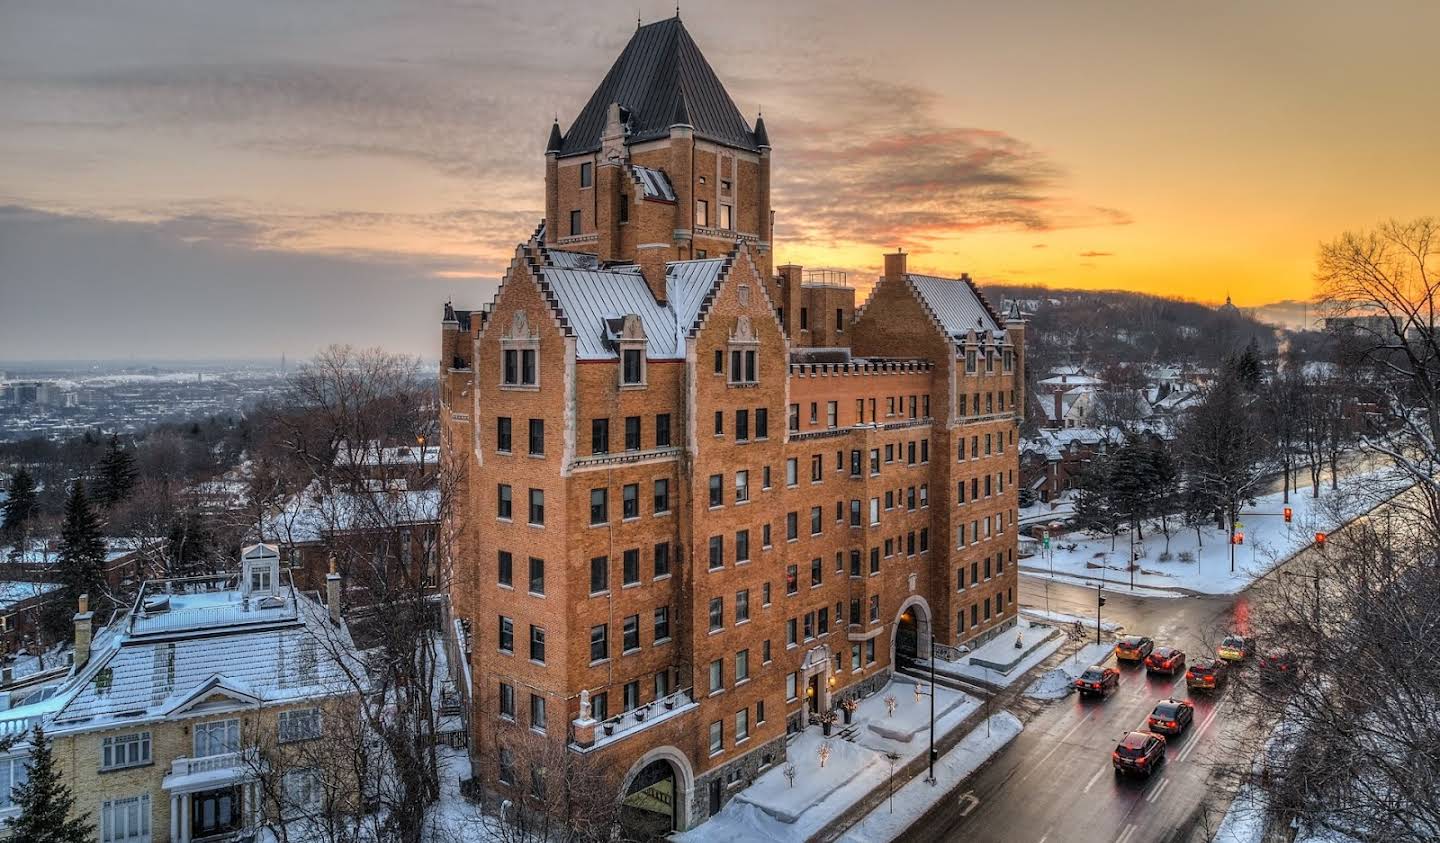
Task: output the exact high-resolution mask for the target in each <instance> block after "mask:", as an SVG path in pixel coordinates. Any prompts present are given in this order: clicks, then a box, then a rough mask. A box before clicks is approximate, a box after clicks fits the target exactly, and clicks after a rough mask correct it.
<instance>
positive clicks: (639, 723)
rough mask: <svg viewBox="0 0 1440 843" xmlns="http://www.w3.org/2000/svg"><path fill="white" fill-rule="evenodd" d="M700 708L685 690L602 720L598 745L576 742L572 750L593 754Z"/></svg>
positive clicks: (572, 745)
mask: <svg viewBox="0 0 1440 843" xmlns="http://www.w3.org/2000/svg"><path fill="white" fill-rule="evenodd" d="M696 708H698V705H697V704H696V703H695V695H694V694H693V693H692V689H690V688H685V689H682V690H679V691H676V692H675V693H673V694H670V695H668V696H664V697H661V698H660V699H658V700H655V701H653V702H648V703H646V704H644V705H642V706H640V707H639V708H635V709H631V710H630V711H627V712H625V713H624V714H619V715H616V716H615V717H610V718H607V719H605V720H602V721H601V722H600V727H599V728H598V729H596V732H595V743H593V744H591V745H590V746H588V747H582V746H580V745H579V744H575V743H572V744H570V749H571V750H573V751H575V752H592V751H594V750H597V749H601V748H602V747H605V746H609V745H610V744H612V743H615V742H616V741H619V740H623V739H625V738H628V737H630V736H631V735H634V734H638V733H640V732H642V731H644V730H646V729H649V728H651V727H653V726H655V725H656V724H659V723H664V722H665V721H667V720H671V719H673V718H676V717H679V716H681V715H683V714H687V713H689V712H690V711H693V710H694V709H696Z"/></svg>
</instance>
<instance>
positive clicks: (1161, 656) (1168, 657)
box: [1145, 647, 1185, 676]
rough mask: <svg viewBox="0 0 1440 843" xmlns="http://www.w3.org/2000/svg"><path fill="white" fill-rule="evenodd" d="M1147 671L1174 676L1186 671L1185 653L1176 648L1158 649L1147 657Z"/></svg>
mask: <svg viewBox="0 0 1440 843" xmlns="http://www.w3.org/2000/svg"><path fill="white" fill-rule="evenodd" d="M1145 669H1146V670H1147V671H1149V672H1150V673H1164V674H1168V675H1170V676H1174V675H1175V674H1176V673H1180V672H1182V671H1184V670H1185V653H1184V652H1182V651H1180V650H1177V649H1175V648H1174V647H1157V648H1156V649H1155V650H1154V651H1153V652H1151V653H1150V655H1148V656H1146V657H1145Z"/></svg>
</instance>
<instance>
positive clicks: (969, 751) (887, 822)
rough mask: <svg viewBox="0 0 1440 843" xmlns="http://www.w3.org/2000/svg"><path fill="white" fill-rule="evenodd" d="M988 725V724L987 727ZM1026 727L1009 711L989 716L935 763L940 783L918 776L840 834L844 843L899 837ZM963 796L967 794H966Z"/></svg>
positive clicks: (879, 842) (880, 841) (871, 842)
mask: <svg viewBox="0 0 1440 843" xmlns="http://www.w3.org/2000/svg"><path fill="white" fill-rule="evenodd" d="M987 726H988V728H987ZM1023 728H1024V726H1022V725H1021V724H1020V720H1019V719H1018V718H1016V717H1015V715H1013V714H1011V713H1010V712H1008V711H1002V712H1000V713H999V714H996V715H993V716H991V717H990V718H989V720H988V721H987V723H982V724H981V725H980V726H978V727H976V729H975V730H974V731H972V732H971V733H970V734H968V735H966V736H965V737H964V738H962V739H961V740H960V743H959V744H957V745H956V746H955V748H954V749H952V750H950V751H949V752H947V753H945V754H944V755H942V756H940V760H939V762H937V763H936V764H935V779H936V784H934V785H930V784H927V783H926V782H925V777H924V776H916V777H915V778H913V779H911V780H910V781H909V782H908V783H907V784H906V785H905V786H904V787H902V788H900V789H899V790H898V791H896V792H895V796H894V799H893V800H887V801H886V802H884V803H882V804H881V805H880V806H879V807H878V808H876V809H875V810H873V811H871V812H870V813H869V814H867V815H865V817H864V818H863V819H861V820H860V822H858V823H856V824H855V825H853V826H851V827H850V830H849V831H847V832H846V833H845V835H844V836H843V837H841V838H840V840H841V843H884V841H890V840H897V839H899V838H900V837H902V836H903V835H904V833H905V831H906V830H907V829H908V828H909V827H910V826H911V825H913V824H914V823H915V822H916V821H917V820H919V819H920V818H921V817H922V816H924V815H925V812H926V811H929V810H930V809H931V808H932V807H933V806H934V805H935V804H936V803H938V802H939V801H940V800H941V799H944V798H945V797H946V796H947V795H948V794H949V793H950V791H951V790H953V789H954V788H955V786H956V785H958V784H960V782H962V781H964V780H965V777H966V776H968V775H970V774H971V773H973V772H975V770H976V768H978V767H979V766H980V765H981V764H984V763H985V762H986V761H987V760H989V758H990V757H991V756H993V755H994V754H995V753H997V752H999V751H1000V750H1001V749H1002V748H1003V747H1004V746H1005V745H1006V744H1008V743H1009V742H1010V741H1012V740H1014V739H1015V736H1016V735H1018V734H1020V731H1021V730H1022V729H1023ZM962 798H963V797H962Z"/></svg>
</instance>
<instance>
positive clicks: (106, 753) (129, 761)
mask: <svg viewBox="0 0 1440 843" xmlns="http://www.w3.org/2000/svg"><path fill="white" fill-rule="evenodd" d="M150 753H151V745H150V733H149V732H131V733H129V734H125V735H112V736H110V737H107V738H104V739H103V740H101V742H100V769H101V770H103V771H109V770H123V769H126V768H128V767H143V766H145V765H147V764H149V763H151V754H150ZM121 756H125V757H124V758H123V759H122V758H121ZM131 756H133V757H131ZM0 763H3V762H0Z"/></svg>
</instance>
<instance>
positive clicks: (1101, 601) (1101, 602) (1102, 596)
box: [1100, 594, 1105, 606]
mask: <svg viewBox="0 0 1440 843" xmlns="http://www.w3.org/2000/svg"><path fill="white" fill-rule="evenodd" d="M1100 605H1101V606H1104V605H1105V595H1103V594H1102V595H1100Z"/></svg>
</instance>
